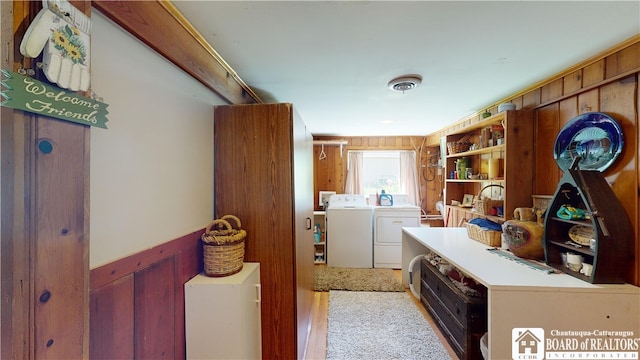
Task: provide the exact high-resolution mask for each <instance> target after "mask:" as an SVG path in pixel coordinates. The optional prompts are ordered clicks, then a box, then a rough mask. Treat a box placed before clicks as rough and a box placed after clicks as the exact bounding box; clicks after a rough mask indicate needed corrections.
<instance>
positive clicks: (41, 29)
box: [20, 9, 62, 58]
mask: <svg viewBox="0 0 640 360" xmlns="http://www.w3.org/2000/svg"><path fill="white" fill-rule="evenodd" d="M61 20H62V19H61V18H60V17H59V16H58V15H57V14H56V13H54V12H53V11H51V10H49V9H42V10H40V12H39V13H38V15H36V17H35V19H33V21H32V22H31V24H29V27H28V28H27V31H26V32H25V34H24V37H22V42H20V53H21V54H22V55H24V56H26V57H28V58H35V57H38V55H40V53H41V52H42V49H43V48H44V44H45V43H46V42H47V40H49V38H50V37H51V29H53V28H54V27H55V26H56V25H57V24H59V23H60V21H61Z"/></svg>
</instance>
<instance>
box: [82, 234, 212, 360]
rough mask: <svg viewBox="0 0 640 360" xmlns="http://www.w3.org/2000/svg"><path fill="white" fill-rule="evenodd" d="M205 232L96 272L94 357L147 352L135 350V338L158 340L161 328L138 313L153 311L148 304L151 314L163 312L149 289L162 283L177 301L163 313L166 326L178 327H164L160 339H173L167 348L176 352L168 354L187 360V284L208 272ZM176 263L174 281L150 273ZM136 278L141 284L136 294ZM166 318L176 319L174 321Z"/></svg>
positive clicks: (129, 356) (93, 274) (93, 281)
mask: <svg viewBox="0 0 640 360" xmlns="http://www.w3.org/2000/svg"><path fill="white" fill-rule="evenodd" d="M203 231H204V229H200V230H198V231H194V232H192V233H190V234H187V235H184V236H181V237H179V238H176V239H173V240H170V241H168V242H166V243H163V244H160V245H158V246H155V247H153V248H150V249H146V250H144V251H141V252H139V253H136V254H133V255H130V256H127V257H125V258H122V259H119V260H116V261H113V262H111V263H108V264H105V265H103V266H100V267H97V268H95V269H92V270H91V282H90V284H91V285H90V287H91V331H90V333H91V341H90V343H91V348H90V353H91V358H92V359H93V358H98V359H100V358H102V359H132V358H134V354H136V352H137V353H138V354H139V353H141V352H144V351H141V350H144V348H143V349H139V348H134V340H135V339H136V337H134V334H135V336H139V334H141V333H145V334H146V336H149V337H151V338H155V337H156V335H155V333H154V332H155V331H156V330H155V329H153V326H151V325H150V324H149V321H147V319H146V318H145V316H143V315H141V314H142V313H139V312H136V309H137V310H140V311H147V312H148V310H147V309H146V307H144V306H143V305H144V304H145V303H148V302H151V303H152V304H151V306H152V310H151V311H159V310H157V308H159V307H161V306H158V304H156V303H154V301H153V300H149V299H148V298H149V297H150V296H149V292H150V291H152V290H144V289H145V288H149V289H152V288H153V287H154V286H155V285H156V284H161V285H160V287H161V288H162V289H163V290H164V291H166V294H167V295H166V296H167V297H171V298H173V306H171V307H170V308H167V309H165V310H166V313H164V314H161V315H162V316H163V317H164V320H163V321H162V322H163V324H168V323H173V324H174V328H173V329H169V328H165V327H163V328H160V329H158V331H159V336H160V337H162V336H165V338H163V341H164V340H166V339H169V338H171V340H170V341H167V345H166V346H167V348H170V347H173V348H174V353H173V354H168V353H167V354H165V355H164V356H165V357H169V358H172V359H183V358H184V357H185V349H186V347H185V338H184V336H185V333H184V283H185V282H187V281H188V280H190V279H191V278H192V277H193V276H195V275H196V274H198V273H199V272H200V271H201V269H202V249H201V245H200V243H199V239H200V235H201V234H202V232H203ZM173 263H175V266H174V269H175V272H174V274H173V276H171V277H166V276H165V275H164V274H159V275H157V276H154V275H146V274H147V273H148V272H150V271H151V272H153V271H155V272H163V271H165V272H166V271H169V270H170V269H167V267H168V266H170V264H173ZM154 269H155V270H154ZM158 269H160V270H158ZM134 279H135V284H137V285H138V287H137V288H136V292H134ZM147 282H148V283H147ZM141 289H142V290H141ZM151 297H152V296H151ZM164 301H165V300H160V302H164ZM141 304H142V305H141ZM136 305H138V307H136ZM165 305H166V304H165ZM141 306H142V307H141ZM165 307H168V306H165ZM153 309H155V310H153ZM148 316H150V317H153V316H154V315H153V314H150V315H148ZM166 317H171V319H172V320H168V319H167V318H166ZM136 344H137V343H136ZM149 346H153V344H152V345H149ZM151 355H153V356H155V355H156V354H155V353H153V354H151Z"/></svg>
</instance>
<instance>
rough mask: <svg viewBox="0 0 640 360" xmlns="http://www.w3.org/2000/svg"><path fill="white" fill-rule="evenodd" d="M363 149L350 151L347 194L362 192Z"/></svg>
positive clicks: (346, 185)
mask: <svg viewBox="0 0 640 360" xmlns="http://www.w3.org/2000/svg"><path fill="white" fill-rule="evenodd" d="M363 157H364V156H363V153H362V151H349V152H348V160H347V182H346V184H345V186H344V193H345V194H362V178H361V175H362V165H363V160H362V159H363Z"/></svg>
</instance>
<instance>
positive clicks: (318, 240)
mask: <svg viewBox="0 0 640 360" xmlns="http://www.w3.org/2000/svg"><path fill="white" fill-rule="evenodd" d="M325 219H326V212H324V211H314V212H313V224H314V225H313V256H314V259H313V261H314V263H316V264H326V263H327V231H326V230H327V228H326V222H325Z"/></svg>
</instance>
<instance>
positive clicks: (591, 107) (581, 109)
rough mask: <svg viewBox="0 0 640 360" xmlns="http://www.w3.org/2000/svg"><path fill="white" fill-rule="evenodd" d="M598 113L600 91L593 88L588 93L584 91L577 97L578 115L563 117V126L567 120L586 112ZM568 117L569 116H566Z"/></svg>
mask: <svg viewBox="0 0 640 360" xmlns="http://www.w3.org/2000/svg"><path fill="white" fill-rule="evenodd" d="M593 111H596V112H597V111H600V89H599V88H595V89H591V90H589V91H585V92H583V93H581V94H579V95H578V113H576V114H571V116H570V117H569V116H565V117H563V119H564V120H565V122H564V123H563V124H562V126H564V125H565V124H566V123H567V122H569V120H571V119H572V118H574V117H575V116H577V115H578V114H584V113H586V112H593ZM567 115H569V114H567Z"/></svg>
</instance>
